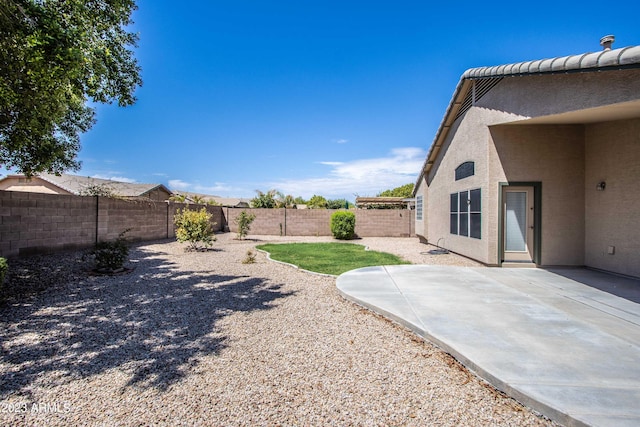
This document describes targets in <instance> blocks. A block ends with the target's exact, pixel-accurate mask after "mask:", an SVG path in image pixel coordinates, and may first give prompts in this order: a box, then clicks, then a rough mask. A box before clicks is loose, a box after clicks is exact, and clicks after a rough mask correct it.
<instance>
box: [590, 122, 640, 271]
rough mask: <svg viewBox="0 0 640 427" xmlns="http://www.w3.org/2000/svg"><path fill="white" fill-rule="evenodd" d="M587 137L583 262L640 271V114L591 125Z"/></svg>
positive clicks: (613, 268) (601, 267)
mask: <svg viewBox="0 0 640 427" xmlns="http://www.w3.org/2000/svg"><path fill="white" fill-rule="evenodd" d="M585 139H586V148H585V157H586V167H585V176H586V179H585V181H584V194H585V206H586V208H585V211H586V219H585V226H586V227H585V264H586V265H588V266H591V267H594V268H600V269H604V270H608V271H614V272H617V273H621V274H627V275H631V276H636V277H640V197H639V196H638V185H639V183H640V119H635V120H626V121H614V122H608V123H599V124H592V125H588V126H586V130H585ZM601 181H604V182H606V187H605V190H604V191H596V185H597V184H598V183H599V182H601ZM608 246H614V247H615V251H614V254H613V255H610V254H608V253H607V248H608Z"/></svg>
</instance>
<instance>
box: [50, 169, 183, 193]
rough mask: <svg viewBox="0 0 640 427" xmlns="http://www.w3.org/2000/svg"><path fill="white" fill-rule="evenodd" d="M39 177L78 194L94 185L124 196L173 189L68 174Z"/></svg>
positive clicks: (157, 185)
mask: <svg viewBox="0 0 640 427" xmlns="http://www.w3.org/2000/svg"><path fill="white" fill-rule="evenodd" d="M38 177H39V178H41V179H43V180H45V181H48V182H50V183H51V184H54V185H57V186H58V187H60V188H62V189H64V190H67V191H68V192H70V193H73V194H76V195H84V194H86V192H87V190H88V189H90V188H91V187H93V186H105V187H109V188H110V189H111V190H112V191H113V192H114V193H115V194H116V195H118V196H122V197H143V196H146V195H147V194H149V193H151V192H152V191H154V190H157V189H159V190H163V191H165V192H167V193H168V194H171V191H170V190H169V189H168V188H166V187H165V186H164V185H162V184H139V183H135V182H122V181H114V180H111V179H101V178H91V177H85V176H79V175H67V174H62V175H60V176H58V175H52V174H40V175H38Z"/></svg>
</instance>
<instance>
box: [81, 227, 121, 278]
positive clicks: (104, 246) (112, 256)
mask: <svg viewBox="0 0 640 427" xmlns="http://www.w3.org/2000/svg"><path fill="white" fill-rule="evenodd" d="M129 230H130V229H127V230H124V231H123V232H122V233H120V234H119V235H118V238H117V239H116V240H114V241H113V242H98V243H96V245H95V246H94V248H93V250H92V251H91V253H90V255H91V256H93V259H94V262H95V269H96V270H97V271H100V272H115V271H118V270H120V269H121V268H123V266H124V263H125V262H127V258H128V257H129V247H128V246H127V241H126V239H125V237H124V236H125V234H126V233H128V232H129Z"/></svg>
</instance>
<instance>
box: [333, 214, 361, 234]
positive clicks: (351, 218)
mask: <svg viewBox="0 0 640 427" xmlns="http://www.w3.org/2000/svg"><path fill="white" fill-rule="evenodd" d="M355 230H356V215H355V214H354V213H353V212H349V211H338V212H334V213H333V215H331V233H332V234H333V237H335V238H336V239H340V240H349V239H353V237H354V236H355Z"/></svg>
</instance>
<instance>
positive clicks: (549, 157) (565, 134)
mask: <svg viewBox="0 0 640 427" xmlns="http://www.w3.org/2000/svg"><path fill="white" fill-rule="evenodd" d="M491 139H492V144H490V149H489V155H490V156H491V157H492V162H491V164H492V165H493V166H494V167H493V168H492V171H491V179H490V181H491V182H492V184H493V185H492V192H493V193H494V194H496V195H497V193H498V191H499V190H498V188H497V183H498V182H541V183H542V206H539V207H538V208H539V209H541V213H542V235H541V248H542V251H541V257H542V258H541V264H542V265H576V266H581V265H584V227H585V217H584V191H583V187H584V177H585V171H584V159H585V157H584V126H582V125H537V126H533V125H531V126H521V125H503V126H500V125H499V126H494V127H492V128H491ZM493 206H495V207H497V203H496V204H494V205H493ZM497 214H498V211H497V209H492V210H491V212H490V218H489V220H490V221H491V222H492V223H495V224H496V226H497V225H498V216H497ZM492 252H493V253H494V254H496V255H495V256H497V246H496V247H494V246H493V245H492ZM492 256H493V255H492Z"/></svg>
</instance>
